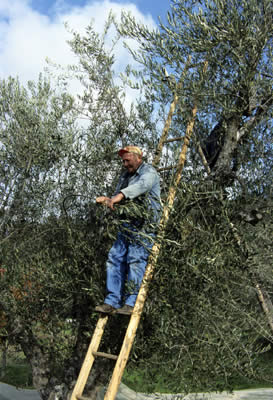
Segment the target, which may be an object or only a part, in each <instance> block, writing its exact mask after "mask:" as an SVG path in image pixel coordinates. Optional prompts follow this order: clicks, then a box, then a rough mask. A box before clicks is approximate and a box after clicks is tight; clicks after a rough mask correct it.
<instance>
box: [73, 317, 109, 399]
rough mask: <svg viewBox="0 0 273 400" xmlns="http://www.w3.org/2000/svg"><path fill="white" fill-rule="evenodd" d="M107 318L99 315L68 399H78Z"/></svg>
mask: <svg viewBox="0 0 273 400" xmlns="http://www.w3.org/2000/svg"><path fill="white" fill-rule="evenodd" d="M107 320H108V315H105V316H103V317H100V318H99V320H98V322H97V325H96V328H95V331H94V333H93V336H92V339H91V342H90V345H89V347H88V350H87V353H86V356H85V359H84V361H83V364H82V367H81V370H80V373H79V376H78V379H77V382H76V385H75V387H74V390H73V392H72V395H71V398H70V400H78V399H79V397H80V396H81V395H82V394H83V391H84V387H85V385H86V382H87V379H88V376H89V373H90V370H91V368H92V365H93V363H94V360H95V355H94V353H95V352H96V351H97V350H98V348H99V345H100V341H101V338H102V335H103V332H104V329H105V326H106V323H107Z"/></svg>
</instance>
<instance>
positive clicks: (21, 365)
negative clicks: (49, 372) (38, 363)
mask: <svg viewBox="0 0 273 400" xmlns="http://www.w3.org/2000/svg"><path fill="white" fill-rule="evenodd" d="M0 381H1V382H3V383H7V384H9V385H12V386H16V387H20V388H25V389H33V386H32V372H31V368H30V365H29V364H28V362H27V360H26V358H25V357H24V355H23V353H22V352H21V351H18V350H17V349H16V348H14V347H12V346H11V347H9V349H8V352H7V366H6V369H5V371H4V375H3V376H1V379H0Z"/></svg>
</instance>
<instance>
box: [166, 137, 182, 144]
mask: <svg viewBox="0 0 273 400" xmlns="http://www.w3.org/2000/svg"><path fill="white" fill-rule="evenodd" d="M183 139H184V137H183V136H179V137H175V138H171V139H166V140H164V143H171V142H178V141H179V140H183Z"/></svg>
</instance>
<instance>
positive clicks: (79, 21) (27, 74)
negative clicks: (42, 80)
mask: <svg viewBox="0 0 273 400" xmlns="http://www.w3.org/2000/svg"><path fill="white" fill-rule="evenodd" d="M169 6H170V1H169V0H127V1H125V0H0V78H6V77H7V76H18V77H19V80H20V82H21V83H23V84H25V83H26V81H28V80H37V78H38V75H39V73H40V72H43V70H44V68H45V67H46V66H47V64H46V59H50V60H51V61H52V62H55V63H56V64H60V65H62V66H64V67H65V66H66V65H68V64H73V63H74V62H75V56H74V55H73V54H72V52H71V50H70V48H69V46H68V44H67V40H69V39H70V38H71V36H70V35H69V33H68V32H67V30H66V29H65V27H64V23H65V22H67V23H68V25H69V26H70V27H71V28H72V29H73V30H75V31H78V32H81V33H84V29H85V28H86V27H87V25H88V24H89V23H90V21H91V20H93V21H94V28H95V29H96V30H97V31H98V32H99V31H101V30H102V27H103V25H104V21H105V18H106V16H107V15H108V13H109V12H110V10H112V11H113V12H114V13H115V14H116V15H120V13H121V11H122V10H127V11H130V12H131V13H132V14H133V15H134V16H135V17H136V19H137V20H138V21H140V22H142V23H144V24H145V25H148V26H150V27H156V25H157V22H158V16H159V15H160V16H161V17H162V19H163V20H164V16H165V15H166V12H167V10H168V9H169ZM118 57H119V60H118V62H117V64H118V65H119V68H120V69H122V66H123V64H124V65H125V63H127V62H128V55H127V54H125V50H124V49H123V48H122V46H121V47H120V48H119V49H118Z"/></svg>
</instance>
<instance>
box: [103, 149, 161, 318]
mask: <svg viewBox="0 0 273 400" xmlns="http://www.w3.org/2000/svg"><path fill="white" fill-rule="evenodd" d="M118 154H119V156H120V157H121V158H122V162H123V166H124V167H125V172H123V173H122V174H121V176H120V178H119V182H118V185H117V188H116V191H115V193H114V195H113V197H111V198H109V197H105V196H101V197H98V198H97V199H96V202H97V203H101V204H105V205H106V206H107V207H109V208H110V209H111V210H114V204H116V203H120V202H121V201H122V200H123V199H129V200H134V201H135V202H137V203H138V204H140V206H144V205H145V210H144V215H143V217H142V218H141V217H134V218H132V217H131V218H130V217H129V219H128V222H127V221H126V222H124V223H123V224H122V229H121V230H120V232H119V233H118V237H117V240H116V241H115V243H114V244H113V246H112V248H111V250H110V252H109V254H108V260H107V263H106V266H107V277H106V289H107V294H106V298H105V300H104V304H102V305H100V306H97V307H96V311H98V312H102V313H106V314H113V313H119V314H125V315H130V314H131V313H132V311H133V308H134V304H135V302H136V298H137V294H138V291H139V287H140V285H141V281H142V278H143V275H144V272H145V268H146V265H147V261H148V257H149V250H150V249H151V248H152V246H153V241H154V237H155V230H156V225H157V223H158V222H159V218H160V209H161V205H160V178H159V175H158V173H157V171H156V170H155V168H154V167H152V165H149V164H147V163H145V162H143V159H142V151H141V150H140V148H139V147H137V146H127V147H124V148H123V149H121V150H119V152H118ZM126 282H127V286H128V289H129V290H128V291H125V287H126ZM123 302H124V304H123Z"/></svg>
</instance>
